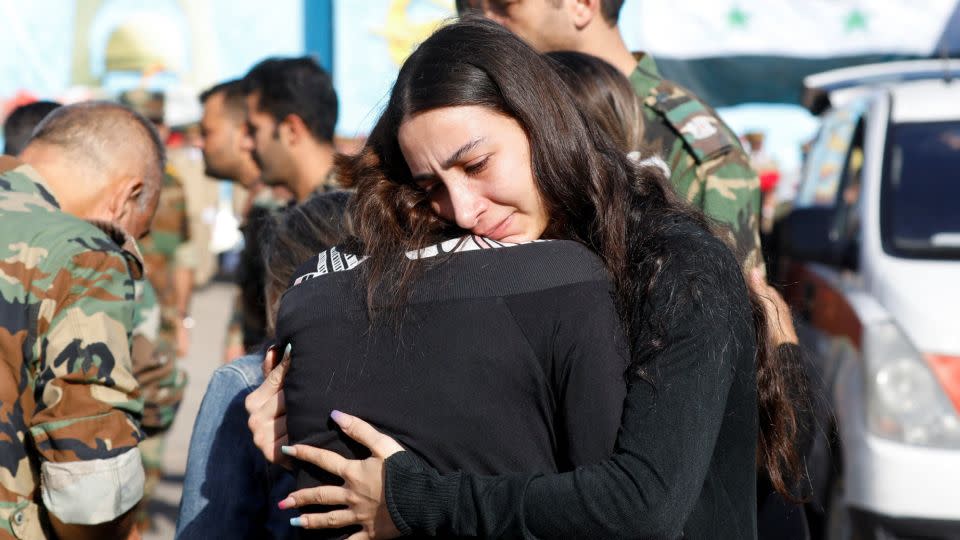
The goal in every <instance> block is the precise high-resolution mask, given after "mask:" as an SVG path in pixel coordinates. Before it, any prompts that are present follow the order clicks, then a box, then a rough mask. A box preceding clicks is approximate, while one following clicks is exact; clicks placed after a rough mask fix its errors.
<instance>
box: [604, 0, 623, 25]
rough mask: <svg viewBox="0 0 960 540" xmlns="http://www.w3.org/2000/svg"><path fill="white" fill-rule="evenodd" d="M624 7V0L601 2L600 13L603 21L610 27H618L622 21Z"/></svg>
mask: <svg viewBox="0 0 960 540" xmlns="http://www.w3.org/2000/svg"><path fill="white" fill-rule="evenodd" d="M622 7H623V0H600V13H601V14H602V15H603V20H605V21H607V24H609V25H610V26H616V25H617V23H618V22H619V21H620V9H621V8H622Z"/></svg>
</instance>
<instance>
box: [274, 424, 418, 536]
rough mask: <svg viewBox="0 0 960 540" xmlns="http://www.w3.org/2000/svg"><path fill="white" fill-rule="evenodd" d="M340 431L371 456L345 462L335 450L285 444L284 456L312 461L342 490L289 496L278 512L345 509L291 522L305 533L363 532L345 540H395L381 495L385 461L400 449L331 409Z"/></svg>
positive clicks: (318, 489) (306, 491) (328, 488)
mask: <svg viewBox="0 0 960 540" xmlns="http://www.w3.org/2000/svg"><path fill="white" fill-rule="evenodd" d="M330 416H331V417H332V418H333V420H334V421H335V422H336V423H337V424H338V425H339V426H340V429H342V430H343V432H344V433H346V434H347V435H349V436H350V438H352V439H353V440H355V441H357V442H359V443H360V444H362V445H364V446H366V447H367V448H368V449H369V450H370V453H371V456H370V457H369V458H367V459H363V460H350V459H346V458H344V457H343V456H341V455H340V454H337V453H336V452H331V451H329V450H323V449H320V448H314V447H312V446H307V445H302V444H297V445H294V446H284V447H283V453H284V454H286V455H289V456H291V457H295V458H297V459H299V460H302V461H306V462H308V463H312V464H313V465H316V466H317V467H320V468H321V469H323V470H325V471H327V472H330V473H332V474H335V475H337V476H339V477H340V478H342V479H343V485H342V486H319V487H315V488H307V489H301V490H299V491H295V492H293V493H291V494H290V495H289V496H288V497H287V498H286V499H284V500H283V501H281V502H280V508H281V509H287V508H301V507H304V506H311V505H315V504H322V505H328V506H345V507H346V508H339V509H336V510H330V511H328V512H324V513H320V514H304V515H302V516H300V517H298V518H294V519H293V520H291V524H293V525H294V526H297V527H303V528H305V529H339V528H341V527H349V526H351V525H359V526H360V527H361V530H360V531H359V532H356V533H354V534H352V535H351V536H350V537H349V538H348V540H368V539H379V538H396V537H398V536H400V531H398V530H397V527H396V525H394V523H393V520H392V519H391V518H390V512H389V511H388V510H387V499H386V493H385V491H384V485H383V484H384V462H385V461H386V460H387V458H389V457H390V456H392V455H393V454H396V453H397V452H402V451H403V447H402V446H400V444H399V443H398V442H397V441H395V440H394V439H392V438H390V437H388V436H387V435H384V434H383V433H380V432H379V431H377V430H376V429H374V427H373V426H371V425H370V424H368V423H366V422H364V421H363V420H361V419H359V418H357V417H355V416H350V415H349V414H344V413H342V412H339V411H334V412H333V413H332V414H331V415H330Z"/></svg>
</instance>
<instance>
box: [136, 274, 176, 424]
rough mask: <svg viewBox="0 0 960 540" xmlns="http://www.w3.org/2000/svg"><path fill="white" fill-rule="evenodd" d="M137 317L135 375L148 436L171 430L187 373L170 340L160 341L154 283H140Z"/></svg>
mask: <svg viewBox="0 0 960 540" xmlns="http://www.w3.org/2000/svg"><path fill="white" fill-rule="evenodd" d="M136 288H137V306H136V312H135V315H134V327H133V340H132V357H133V373H134V377H135V378H136V379H137V382H138V383H139V384H140V388H141V394H142V396H143V421H142V426H143V430H144V432H146V433H147V434H148V435H149V434H153V433H158V432H161V431H163V430H165V429H167V428H169V427H170V425H171V424H172V423H173V419H174V418H175V417H176V414H177V409H179V408H180V403H181V402H182V401H183V392H184V390H185V387H186V382H187V377H186V373H185V372H184V371H182V370H181V369H179V368H178V367H177V365H176V362H174V351H173V350H171V349H170V344H169V341H168V340H160V339H158V338H159V335H160V305H159V304H158V303H157V293H156V291H155V290H154V289H153V286H152V285H150V282H149V281H147V280H145V279H142V280H137V283H136Z"/></svg>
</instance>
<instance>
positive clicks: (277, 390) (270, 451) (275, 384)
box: [244, 345, 291, 468]
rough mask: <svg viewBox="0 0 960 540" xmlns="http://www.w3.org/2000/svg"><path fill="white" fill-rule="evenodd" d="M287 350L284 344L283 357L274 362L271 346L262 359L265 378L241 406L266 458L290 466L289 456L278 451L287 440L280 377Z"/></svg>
mask: <svg viewBox="0 0 960 540" xmlns="http://www.w3.org/2000/svg"><path fill="white" fill-rule="evenodd" d="M290 350H291V347H290V346H289V345H287V348H286V350H284V353H283V359H282V360H281V361H280V363H279V365H278V364H277V349H276V348H274V347H271V348H270V349H269V350H268V351H267V354H266V356H265V357H264V360H263V367H264V371H265V372H267V371H269V373H266V378H265V380H264V381H263V384H261V385H260V387H259V388H257V389H256V390H254V391H253V392H250V394H248V395H247V398H246V399H245V400H244V407H246V409H247V414H249V415H250V418H249V419H248V420H247V425H248V426H249V427H250V431H251V433H253V443H254V444H255V445H256V446H257V448H259V449H260V451H261V452H263V455H264V456H265V457H266V458H267V461H269V462H271V463H277V464H279V465H283V466H284V467H287V468H290V463H289V460H287V459H286V457H285V456H284V455H283V454H282V453H281V452H280V447H281V446H283V445H285V444H287V409H286V405H285V404H284V399H283V379H284V378H285V377H286V375H287V370H288V369H289V368H290Z"/></svg>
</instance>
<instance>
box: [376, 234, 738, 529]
mask: <svg viewBox="0 0 960 540" xmlns="http://www.w3.org/2000/svg"><path fill="white" fill-rule="evenodd" d="M670 244H671V249H672V253H674V255H675V256H673V257H671V258H670V259H669V260H668V262H667V265H666V267H665V268H664V269H663V272H662V274H661V277H660V278H659V279H658V281H657V285H656V287H654V291H653V292H652V293H651V296H650V297H649V299H648V301H647V302H645V303H644V304H643V306H642V308H641V309H643V310H644V311H645V312H646V313H647V314H648V315H650V314H653V313H660V314H663V313H667V314H668V315H667V319H666V320H667V321H668V322H669V323H670V324H669V325H668V327H667V339H666V342H667V347H666V349H665V350H663V351H662V352H660V353H659V354H657V355H656V356H655V358H654V359H653V360H651V361H650V363H649V364H647V366H646V369H645V371H646V379H645V380H638V381H636V382H633V383H632V384H631V385H630V386H629V388H628V393H627V399H626V402H625V407H624V412H623V418H622V423H621V426H620V432H619V435H618V438H617V445H616V449H615V452H614V455H613V457H612V458H611V459H609V460H605V461H603V462H601V463H597V464H593V465H587V466H583V467H579V468H577V469H576V470H575V471H572V472H567V473H562V474H542V473H536V472H535V471H528V472H527V473H526V474H515V475H502V476H480V475H476V474H472V473H467V472H458V473H452V474H446V475H441V474H438V472H437V471H435V470H432V469H430V468H428V467H426V466H424V464H423V463H422V462H420V461H418V460H417V459H416V458H415V456H413V455H410V453H409V452H401V453H398V454H395V455H394V456H392V457H391V458H390V459H388V460H387V463H386V486H385V489H386V496H387V503H388V508H389V510H390V513H391V516H392V517H393V520H394V522H395V523H396V525H397V526H398V528H399V529H400V530H401V531H402V532H404V533H410V532H416V533H427V534H439V535H457V536H480V537H486V538H677V537H680V536H683V537H686V538H697V539H699V538H711V539H713V538H731V539H751V538H756V487H755V486H756V484H755V482H756V459H757V403H756V399H757V398H756V375H755V367H754V355H755V351H756V347H755V337H754V328H753V324H752V319H751V316H750V305H749V301H748V297H747V293H746V285H745V282H744V280H743V277H742V275H741V271H740V268H739V266H738V264H737V261H736V260H735V259H734V257H733V255H732V254H731V253H730V251H729V250H728V249H727V248H726V247H725V246H723V245H722V244H721V243H720V242H719V241H717V240H716V239H714V238H713V237H712V236H710V235H709V234H707V233H706V232H701V231H699V230H698V228H697V227H695V226H693V225H679V226H677V227H676V231H675V234H674V235H672V237H671V238H670ZM670 310H672V311H670ZM641 320H642V319H641ZM636 353H637V351H634V354H636Z"/></svg>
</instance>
